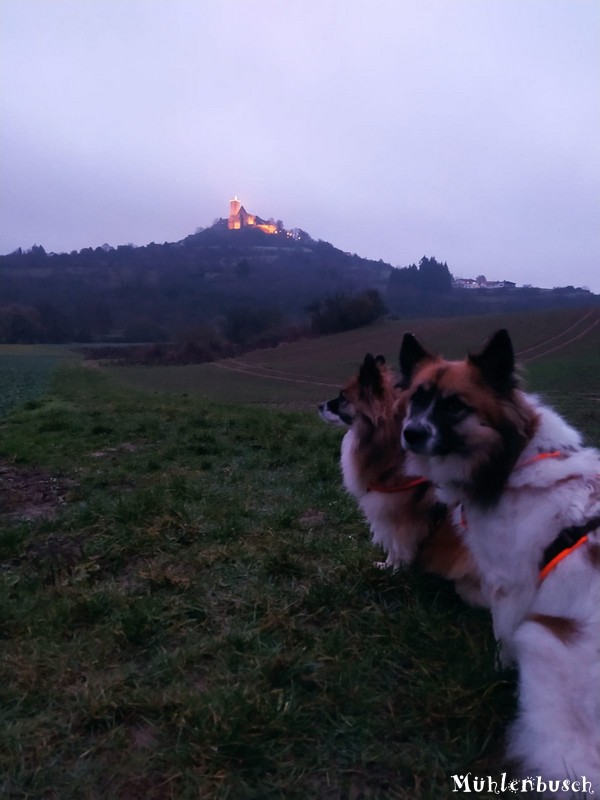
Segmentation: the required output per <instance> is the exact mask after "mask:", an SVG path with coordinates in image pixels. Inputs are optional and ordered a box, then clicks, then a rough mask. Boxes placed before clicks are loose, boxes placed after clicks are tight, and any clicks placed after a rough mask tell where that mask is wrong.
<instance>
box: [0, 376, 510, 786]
mask: <svg viewBox="0 0 600 800" xmlns="http://www.w3.org/2000/svg"><path fill="white" fill-rule="evenodd" d="M123 444H126V445H127V447H125V448H124V447H123ZM338 445H339V437H338V435H336V432H335V431H330V430H329V429H327V428H325V427H323V426H322V425H321V424H320V423H319V422H318V421H317V420H316V419H315V418H314V415H307V414H302V413H285V414H284V413H280V412H275V413H271V412H265V411H264V410H261V409H247V408H241V407H228V408H217V407H215V406H214V404H208V403H204V402H202V401H199V400H195V399H192V398H190V397H170V396H166V395H162V396H159V397H149V396H147V395H138V394H136V393H132V392H129V391H125V390H121V389H118V388H115V387H114V386H113V385H112V384H111V383H110V382H109V381H108V380H107V379H106V378H105V377H104V376H103V375H101V374H98V373H97V372H96V371H92V370H83V369H77V368H70V369H66V370H63V371H62V373H61V374H60V375H59V376H58V378H57V380H56V382H55V386H54V389H53V391H52V392H51V393H50V394H48V395H46V396H45V397H44V398H42V399H40V400H38V401H34V402H30V403H29V404H28V406H27V407H26V408H25V409H23V410H22V411H20V412H17V413H14V414H13V415H12V416H11V417H9V418H8V419H7V420H5V421H4V423H3V424H2V425H1V426H0V454H1V455H2V456H4V457H10V458H11V459H15V460H16V461H17V462H18V463H29V462H33V463H36V464H38V465H42V466H46V467H48V468H49V469H51V470H52V471H53V473H55V474H58V475H60V474H63V475H64V474H66V475H68V476H70V477H71V478H74V479H75V480H76V481H77V486H76V487H75V488H74V489H73V490H72V496H71V503H70V504H69V505H68V507H67V508H66V509H65V510H63V511H62V513H61V514H60V515H59V516H58V517H57V518H56V519H54V520H52V521H48V520H46V521H38V522H35V523H27V524H25V523H23V524H21V525H18V526H13V527H9V528H5V529H4V531H3V535H2V537H1V539H0V561H1V566H2V569H1V570H0V573H1V575H2V580H1V589H0V609H1V612H2V628H1V635H2V640H1V645H2V651H3V652H2V658H1V659H0V664H1V666H0V687H1V688H0V694H1V711H0V737H1V742H2V745H1V746H0V754H1V755H0V759H1V763H0V775H1V776H2V777H1V778H0V794H1V795H2V797H7V798H25V797H35V798H38V797H48V798H60V800H68V798H80V797H81V798H83V797H86V798H88V797H91V798H106V797H110V798H113V797H114V798H131V797H137V796H139V797H144V798H147V799H148V800H151V798H170V797H172V798H177V799H178V800H179V799H180V798H198V797H202V798H204V797H206V798H235V799H236V800H241V799H242V798H261V799H262V798H286V800H288V798H289V799H291V800H293V799H294V798H298V800H300V798H302V800H305V798H312V797H315V798H342V797H358V796H364V797H372V798H420V797H422V798H440V797H444V796H445V795H446V793H447V792H448V791H449V790H448V786H449V779H448V775H449V774H450V773H452V772H454V771H457V770H463V769H467V768H471V769H479V771H483V770H485V769H488V770H491V769H492V768H494V769H495V767H493V766H492V764H491V761H492V760H493V759H494V757H495V755H496V753H497V749H498V740H499V737H500V736H501V731H502V727H503V723H504V722H505V720H506V719H507V718H508V717H509V716H510V713H511V706H512V687H511V685H510V682H507V679H506V677H505V676H499V675H497V674H495V673H494V672H493V669H492V662H493V642H492V640H491V637H490V633H489V625H488V622H487V617H486V615H485V614H484V613H483V612H476V611H472V610H469V609H467V608H465V607H464V606H462V605H461V604H460V603H459V602H458V601H457V600H456V598H455V596H454V594H453V592H452V590H451V589H450V588H449V587H448V586H446V585H445V584H444V583H442V582H440V581H437V580H434V579H432V578H426V577H423V576H418V575H415V574H413V573H412V572H407V573H405V574H401V575H396V576H392V575H389V574H387V573H382V572H380V571H378V570H376V569H375V568H373V567H372V566H371V562H372V561H373V559H374V558H375V557H376V555H377V554H376V553H375V552H374V551H373V549H372V548H371V546H370V545H369V543H368V538H367V534H366V531H365V528H364V524H363V523H362V521H361V520H360V519H359V517H358V515H357V513H356V510H355V508H354V505H353V503H351V502H350V501H349V500H348V499H347V498H346V497H345V496H344V495H343V493H342V492H341V491H340V488H339V479H338V472H337V464H336V452H337V448H338ZM112 448H117V449H112ZM102 454H103V455H102ZM232 489H234V490H233V491H232ZM57 543H58V544H59V545H60V547H56V544H57ZM31 545H35V547H33V548H32V547H31ZM44 546H46V550H45V549H44ZM33 553H35V558H34V557H33ZM73 553H75V554H76V556H75V557H73V556H72V554H73ZM65 554H67V555H65ZM68 554H71V555H70V556H69V555H68ZM441 675H443V680H440V676H441ZM360 792H363V793H364V794H363V795H360ZM136 793H139V794H136Z"/></svg>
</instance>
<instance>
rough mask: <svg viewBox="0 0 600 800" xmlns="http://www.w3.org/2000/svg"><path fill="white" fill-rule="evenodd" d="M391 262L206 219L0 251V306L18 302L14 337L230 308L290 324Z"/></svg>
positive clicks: (169, 332) (206, 315)
mask: <svg viewBox="0 0 600 800" xmlns="http://www.w3.org/2000/svg"><path fill="white" fill-rule="evenodd" d="M391 269H392V267H391V266H390V265H389V264H383V262H375V261H369V260H368V259H363V258H360V257H359V256H357V255H350V254H348V253H344V252H342V251H341V250H338V249H337V248H335V247H333V246H332V245H330V244H328V243H327V242H316V241H313V240H312V239H311V238H310V237H308V236H305V237H304V238H302V239H294V238H290V237H287V236H286V235H285V234H284V233H282V234H280V235H269V234H266V233H263V232H262V231H260V230H257V229H253V230H240V231H229V230H227V228H225V227H223V226H218V225H216V226H213V227H212V228H209V229H207V230H205V231H201V232H199V233H196V234H193V235H191V236H188V237H187V238H185V239H183V240H182V241H180V242H175V243H167V242H165V243H164V244H155V243H154V242H152V243H150V244H148V245H146V246H145V247H133V246H131V245H123V246H120V247H117V248H115V249H113V248H108V247H98V248H96V249H91V248H85V249H83V250H81V251H80V252H73V253H70V254H64V253H63V254H54V253H51V254H47V253H46V252H45V251H44V250H43V248H41V247H34V248H32V249H31V250H30V251H28V252H21V251H17V252H16V253H13V254H10V255H7V256H2V257H0V297H1V298H2V299H1V301H0V306H4V307H5V308H6V307H8V306H12V307H14V306H22V307H26V309H27V311H26V312H25V311H23V312H22V313H21V314H20V318H19V320H18V322H17V324H14V323H13V328H14V330H13V339H14V340H17V341H19V340H20V341H35V340H36V338H39V337H40V336H45V337H46V338H47V339H48V340H50V341H61V340H68V339H76V340H78V341H90V340H97V339H103V338H108V337H110V336H111V335H112V336H121V338H123V339H125V340H129V341H155V340H161V339H162V340H164V339H167V338H172V337H173V336H175V335H177V334H178V333H179V332H181V331H182V330H185V329H186V328H189V327H190V326H193V325H197V324H198V323H199V322H200V321H203V322H214V321H216V320H217V319H218V318H219V317H220V316H222V315H223V314H225V313H227V312H228V311H229V310H230V309H232V308H236V307H240V306H242V307H244V306H248V307H253V308H261V309H268V310H276V311H277V312H278V314H280V315H282V316H285V317H286V318H288V319H290V320H291V321H293V322H295V321H297V320H299V319H304V316H305V314H304V311H303V309H304V307H305V306H306V305H307V304H308V303H310V302H311V301H313V300H315V299H316V298H320V297H324V296H326V295H328V294H331V293H335V292H339V291H340V290H342V289H343V290H344V291H345V292H348V293H353V292H356V291H360V290H361V289H367V288H377V289H381V290H382V291H385V287H386V282H387V278H388V275H389V273H390V271H391ZM1 331H2V325H1V323H0V336H1ZM4 340H5V341H8V340H9V339H6V338H5V339H4ZM0 341H2V339H1V338H0Z"/></svg>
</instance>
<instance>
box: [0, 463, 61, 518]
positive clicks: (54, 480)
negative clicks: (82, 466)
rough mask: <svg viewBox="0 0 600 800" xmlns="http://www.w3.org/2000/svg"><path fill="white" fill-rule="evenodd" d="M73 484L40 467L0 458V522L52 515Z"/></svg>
mask: <svg viewBox="0 0 600 800" xmlns="http://www.w3.org/2000/svg"><path fill="white" fill-rule="evenodd" d="M74 485H75V484H74V482H73V481H69V480H66V479H63V478H58V477H56V475H52V473H50V472H47V471H45V470H43V469H40V468H39V467H17V466H15V465H14V464H11V463H10V462H6V461H0V522H2V523H6V522H9V521H21V520H35V519H39V518H41V517H46V518H47V517H53V516H55V515H56V514H57V513H58V512H59V510H60V509H61V507H62V506H64V505H65V503H66V502H67V500H68V495H69V492H70V491H71V489H72V488H73V486H74Z"/></svg>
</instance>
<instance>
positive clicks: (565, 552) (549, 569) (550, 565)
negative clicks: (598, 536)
mask: <svg viewBox="0 0 600 800" xmlns="http://www.w3.org/2000/svg"><path fill="white" fill-rule="evenodd" d="M587 540H588V537H587V535H586V536H582V537H581V539H580V540H579V541H578V542H575V544H574V545H572V546H571V547H567V548H566V549H565V550H561V552H560V553H559V554H558V555H557V556H554V558H553V559H552V561H549V562H548V564H546V566H545V567H544V569H543V570H541V571H540V583H541V582H542V581H543V580H544V578H545V577H546V576H547V575H548V574H549V573H550V572H552V570H553V569H554V567H555V566H556V565H557V564H560V562H561V561H562V560H563V558H566V557H567V556H570V555H571V553H572V552H573V551H574V550H577V549H578V548H579V547H581V545H582V544H585V543H586V542H587Z"/></svg>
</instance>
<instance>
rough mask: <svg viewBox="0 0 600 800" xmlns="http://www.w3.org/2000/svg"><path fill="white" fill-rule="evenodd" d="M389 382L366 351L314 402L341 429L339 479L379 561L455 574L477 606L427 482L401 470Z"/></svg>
mask: <svg viewBox="0 0 600 800" xmlns="http://www.w3.org/2000/svg"><path fill="white" fill-rule="evenodd" d="M395 383H396V379H395V376H394V375H393V373H392V372H391V371H390V370H389V369H388V368H387V366H386V364H385V359H384V358H383V356H377V357H376V358H375V357H373V356H372V355H371V354H370V353H369V354H367V355H366V356H365V358H364V361H363V363H362V364H361V366H360V369H359V371H358V374H357V375H355V376H353V377H352V378H351V379H350V380H349V381H348V382H347V383H346V385H345V386H344V387H343V388H342V389H341V391H340V393H339V395H338V396H337V397H336V398H334V399H333V400H329V401H327V402H325V403H322V404H321V405H320V406H319V413H320V415H321V417H322V418H323V419H324V420H325V421H326V422H329V423H331V424H334V425H339V426H342V427H343V428H345V429H346V430H347V432H346V434H345V436H344V438H343V440H342V447H341V471H342V476H343V481H344V486H345V488H346V490H347V491H348V492H349V494H351V495H352V496H353V497H354V498H355V499H356V500H357V501H358V504H359V506H360V508H361V510H362V512H363V514H364V516H365V518H366V520H367V522H368V523H369V526H370V530H371V534H372V540H373V542H374V543H375V544H378V545H380V546H381V547H382V548H383V550H384V551H385V553H386V556H387V558H386V561H385V562H383V563H381V564H380V566H382V567H391V568H393V569H398V568H400V567H402V566H404V565H408V564H412V563H413V562H415V561H416V562H417V563H418V564H419V565H420V566H422V568H423V569H425V570H427V571H429V572H433V573H436V574H438V575H441V576H442V577H444V578H447V579H449V580H451V581H454V583H455V586H456V589H457V591H458V593H459V594H460V595H461V597H463V599H465V600H466V601H467V602H469V603H471V604H473V605H480V604H481V596H480V588H479V579H478V576H477V573H476V570H475V569H474V565H473V561H472V559H471V557H470V555H469V553H468V551H467V549H466V548H465V547H464V545H463V544H462V541H461V538H460V535H459V534H458V533H457V531H456V529H455V528H454V526H453V524H452V523H451V521H450V519H449V517H448V514H447V510H446V508H445V507H444V506H443V505H442V504H440V503H438V502H437V501H436V499H435V496H434V489H433V487H432V486H431V484H430V482H429V481H426V480H424V479H420V478H418V477H417V478H407V476H406V475H405V473H404V468H403V467H404V458H405V455H404V451H403V449H402V447H401V446H400V431H401V427H402V422H403V419H404V413H405V401H404V397H403V393H402V392H398V390H397V389H396V387H395Z"/></svg>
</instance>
